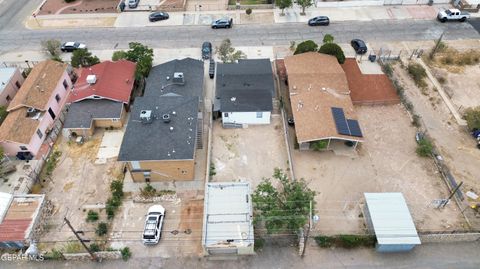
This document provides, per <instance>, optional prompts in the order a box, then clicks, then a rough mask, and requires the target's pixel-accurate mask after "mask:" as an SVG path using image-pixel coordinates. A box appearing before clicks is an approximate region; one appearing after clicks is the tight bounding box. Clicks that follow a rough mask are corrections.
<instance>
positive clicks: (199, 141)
mask: <svg viewBox="0 0 480 269" xmlns="http://www.w3.org/2000/svg"><path fill="white" fill-rule="evenodd" d="M197 149H203V114H202V112H198V120H197Z"/></svg>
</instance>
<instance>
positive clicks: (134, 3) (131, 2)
mask: <svg viewBox="0 0 480 269" xmlns="http://www.w3.org/2000/svg"><path fill="white" fill-rule="evenodd" d="M139 2H140V0H128V7H129V8H137V7H138V3H139Z"/></svg>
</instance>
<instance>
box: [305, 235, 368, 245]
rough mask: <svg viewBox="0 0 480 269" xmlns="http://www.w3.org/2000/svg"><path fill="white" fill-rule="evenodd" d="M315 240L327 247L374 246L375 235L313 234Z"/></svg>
mask: <svg viewBox="0 0 480 269" xmlns="http://www.w3.org/2000/svg"><path fill="white" fill-rule="evenodd" d="M314 238H315V242H317V244H318V246H320V247H322V248H329V247H332V246H336V247H342V248H356V247H374V246H375V242H376V239H375V236H372V235H351V234H345V235H335V236H315V237H314Z"/></svg>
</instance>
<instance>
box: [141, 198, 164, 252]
mask: <svg viewBox="0 0 480 269" xmlns="http://www.w3.org/2000/svg"><path fill="white" fill-rule="evenodd" d="M164 217H165V208H163V206H161V205H153V206H151V207H150V208H149V209H148V214H147V219H146V220H145V229H144V230H143V236H142V241H143V244H144V245H155V244H158V241H160V237H162V226H163V219H164Z"/></svg>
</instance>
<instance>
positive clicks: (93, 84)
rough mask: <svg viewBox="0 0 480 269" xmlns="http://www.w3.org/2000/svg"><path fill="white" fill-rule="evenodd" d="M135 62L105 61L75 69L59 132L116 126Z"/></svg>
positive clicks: (132, 83) (128, 94) (122, 119)
mask: <svg viewBox="0 0 480 269" xmlns="http://www.w3.org/2000/svg"><path fill="white" fill-rule="evenodd" d="M135 69H136V63H134V62H130V61H127V60H120V61H115V62H112V61H105V62H101V63H99V64H96V65H93V66H91V67H85V68H81V69H79V70H78V79H77V81H76V82H75V85H74V86H73V89H72V93H71V94H70V96H69V98H68V103H69V107H68V114H67V116H66V118H65V123H64V126H63V135H64V136H66V137H69V136H77V135H80V136H84V137H85V136H91V135H93V132H94V130H95V127H115V128H120V127H122V126H123V124H124V123H125V119H126V118H127V110H128V106H129V104H130V98H131V95H132V91H133V88H134V86H135Z"/></svg>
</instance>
